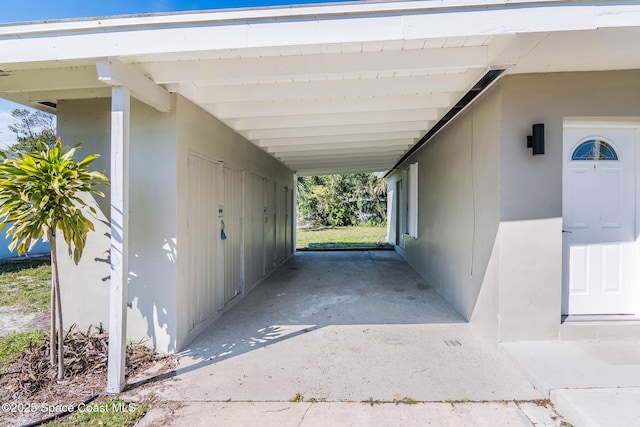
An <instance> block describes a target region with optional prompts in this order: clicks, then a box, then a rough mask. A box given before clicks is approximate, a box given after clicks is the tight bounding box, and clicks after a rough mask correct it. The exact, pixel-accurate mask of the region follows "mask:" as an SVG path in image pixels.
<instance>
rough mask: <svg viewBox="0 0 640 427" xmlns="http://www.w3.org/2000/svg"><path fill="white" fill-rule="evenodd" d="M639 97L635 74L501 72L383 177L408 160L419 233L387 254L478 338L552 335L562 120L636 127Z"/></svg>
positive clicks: (556, 324) (557, 306) (557, 304)
mask: <svg viewBox="0 0 640 427" xmlns="http://www.w3.org/2000/svg"><path fill="white" fill-rule="evenodd" d="M638 93H640V71H639V70H630V71H606V72H584V73H549V74H530V75H511V76H505V77H504V78H502V79H501V80H500V81H499V82H498V83H497V84H496V85H494V86H493V87H492V88H490V89H489V90H488V91H487V93H486V94H484V95H483V96H482V97H481V98H480V99H478V100H477V101H476V102H475V103H474V104H473V105H472V106H471V107H470V108H469V109H468V110H466V111H465V112H464V113H462V114H461V115H460V116H459V117H457V118H456V119H455V120H454V121H453V122H452V123H450V124H449V126H447V127H446V128H445V129H444V130H443V131H442V132H441V133H439V134H438V135H437V136H436V137H435V138H434V139H433V140H432V141H431V142H429V143H428V144H427V145H426V146H425V147H424V148H422V149H421V150H419V151H418V152H417V153H416V154H415V155H414V156H412V158H410V159H408V160H407V162H406V163H405V164H404V165H402V167H401V168H400V170H399V171H397V172H396V173H394V174H393V175H392V176H391V177H390V178H391V179H390V184H389V188H390V189H394V190H395V189H396V184H395V182H396V181H397V180H398V179H401V178H402V169H404V168H406V167H407V166H408V164H410V163H413V162H416V161H417V162H418V164H419V168H420V170H419V177H420V178H419V180H420V182H419V236H418V239H417V240H414V239H411V238H409V237H407V236H404V248H402V245H400V247H398V248H397V249H398V252H400V253H401V254H403V256H404V257H405V259H406V260H407V261H408V262H409V263H410V264H411V265H412V266H413V267H414V268H415V269H416V271H418V273H420V274H421V275H422V277H424V278H425V280H426V281H427V282H429V284H431V285H432V286H434V287H435V288H436V289H438V291H439V292H440V293H441V294H442V295H443V296H444V297H445V298H446V299H447V300H448V301H449V302H451V303H452V305H453V306H454V307H455V308H456V310H458V311H459V312H460V314H461V315H463V316H464V317H465V318H466V319H468V320H469V321H470V323H471V324H472V325H473V326H475V327H476V328H477V329H478V330H479V331H480V332H481V333H482V334H483V335H484V336H485V337H487V338H489V339H491V340H492V341H494V342H497V341H514V340H544V339H556V338H557V337H558V333H559V328H560V317H561V314H560V310H561V301H562V144H563V141H562V137H563V121H564V120H565V119H567V118H581V119H583V120H588V119H594V120H607V119H627V120H634V119H635V120H637V118H638V117H640V102H638V97H637V94H638ZM534 123H544V124H545V140H546V141H545V154H544V155H541V156H535V157H534V156H532V152H531V149H528V148H527V147H526V137H527V135H530V134H531V125H532V124H534ZM471 159H473V162H472V160H471ZM394 196H395V197H398V195H394ZM474 206H475V208H474ZM392 214H393V215H392V217H398V216H399V215H398V213H397V212H393V213H392ZM390 227H394V224H391V223H390ZM389 235H390V236H392V235H393V232H390V233H389Z"/></svg>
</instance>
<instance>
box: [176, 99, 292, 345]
mask: <svg viewBox="0 0 640 427" xmlns="http://www.w3.org/2000/svg"><path fill="white" fill-rule="evenodd" d="M177 141H178V146H177V152H176V162H177V185H178V192H177V194H178V195H177V212H178V226H177V232H178V241H179V242H186V241H187V240H188V234H187V227H186V224H187V218H188V193H189V192H188V171H187V160H188V154H189V151H192V152H195V153H198V154H200V155H202V156H204V157H206V158H208V159H211V160H214V161H222V162H224V164H225V165H228V166H230V167H232V168H235V169H239V170H242V171H244V172H245V181H247V180H249V179H250V176H251V174H255V175H259V176H261V177H264V178H267V179H268V180H270V181H271V183H273V182H276V183H277V184H278V185H279V186H288V187H289V189H291V188H293V185H294V181H293V172H292V171H291V170H290V169H288V168H287V167H286V166H284V165H283V164H282V163H280V162H279V161H278V160H276V159H275V158H273V157H272V156H270V155H268V154H266V153H265V152H264V151H262V150H261V149H259V148H258V147H256V146H255V145H254V144H252V143H250V142H248V141H247V140H246V139H244V138H243V137H242V136H241V135H239V134H237V133H236V132H234V131H233V130H232V129H230V128H229V127H227V126H226V125H225V124H224V123H222V122H220V121H219V120H217V119H215V118H213V117H212V116H211V115H209V114H208V113H207V112H205V111H204V110H202V109H200V108H199V107H197V106H195V105H194V104H193V103H191V102H190V101H189V100H187V99H185V98H183V97H181V96H178V97H177ZM272 185H273V184H272ZM245 188H248V187H245ZM238 197H242V195H238ZM245 204H247V203H246V201H245ZM247 209H248V208H247ZM245 215H246V210H245ZM291 219H292V217H291V216H290V220H291ZM250 225H251V224H250V222H249V221H245V227H247V226H250ZM279 233H284V230H283V229H280V230H279ZM245 243H246V242H245ZM180 248H181V249H180V251H179V263H178V292H177V311H178V319H177V325H178V336H179V342H178V348H179V347H181V346H182V345H183V344H184V343H185V342H186V341H188V340H189V339H191V338H193V335H194V333H197V332H198V331H199V330H200V329H197V330H195V331H192V333H191V335H189V336H188V334H187V333H188V331H189V328H188V321H187V309H188V303H189V301H188V295H187V293H186V289H187V285H188V283H187V281H188V267H189V264H188V262H187V261H186V260H188V257H189V248H188V247H183V246H180ZM244 254H245V257H247V258H246V259H247V261H248V262H250V261H251V260H250V259H249V258H248V257H250V254H251V251H249V250H245V251H244ZM248 285H249V284H245V286H246V287H247V286H248ZM205 326H206V325H205Z"/></svg>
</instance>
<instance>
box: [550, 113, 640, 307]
mask: <svg viewBox="0 0 640 427" xmlns="http://www.w3.org/2000/svg"><path fill="white" fill-rule="evenodd" d="M636 140H637V129H634V128H633V127H632V126H622V125H619V124H618V125H613V124H612V125H609V126H607V125H606V124H600V125H591V127H587V126H585V125H584V124H578V123H575V124H574V123H565V128H564V149H563V158H564V160H563V161H564V163H563V196H562V198H563V206H562V208H563V304H562V312H563V314H565V315H587V314H634V312H635V311H636V308H637V306H638V304H637V301H635V299H636V298H637V296H636V295H637V283H636V269H637V267H636V264H637V263H636V262H635V259H636V256H637V255H636V244H635V241H636V173H635V168H636V147H635V144H636Z"/></svg>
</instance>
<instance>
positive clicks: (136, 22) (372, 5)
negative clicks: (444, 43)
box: [0, 0, 566, 36]
mask: <svg viewBox="0 0 640 427" xmlns="http://www.w3.org/2000/svg"><path fill="white" fill-rule="evenodd" d="M563 2H566V0H538V1H535V0H438V1H395V2H384V3H380V2H375V1H371V2H354V3H346V4H345V3H342V4H341V3H331V4H325V5H311V6H309V5H293V6H287V7H263V8H240V9H223V10H219V11H201V12H177V13H164V14H162V13H159V14H149V15H122V16H108V17H91V18H80V19H63V20H57V21H49V22H25V23H8V24H0V36H4V35H9V36H11V35H15V34H16V33H17V32H18V31H16V30H15V29H16V28H20V29H21V30H22V31H19V32H20V33H21V34H40V33H51V32H68V31H87V30H100V31H105V30H107V29H110V28H114V29H115V28H118V29H120V28H123V27H141V26H151V25H154V26H155V25H176V24H181V25H188V24H194V25H195V24H206V23H216V24H219V23H221V22H229V23H232V22H234V21H238V20H240V21H248V20H263V19H274V20H276V19H278V18H303V17H312V18H315V19H318V18H321V17H327V16H331V15H338V16H345V15H353V14H356V15H360V14H382V13H403V12H411V11H413V12H419V11H425V12H433V11H438V10H443V9H451V8H456V9H461V8H468V7H478V6H480V7H488V6H494V7H500V6H502V7H508V6H509V5H516V4H519V3H523V4H531V3H538V4H542V5H548V4H551V5H552V4H553V3H563Z"/></svg>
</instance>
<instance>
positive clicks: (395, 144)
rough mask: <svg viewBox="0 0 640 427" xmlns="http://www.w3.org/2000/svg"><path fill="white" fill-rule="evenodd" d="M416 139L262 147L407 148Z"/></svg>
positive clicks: (273, 149)
mask: <svg viewBox="0 0 640 427" xmlns="http://www.w3.org/2000/svg"><path fill="white" fill-rule="evenodd" d="M415 142H416V140H415V139H399V140H387V141H365V142H340V143H332V144H296V143H291V144H288V145H276V146H266V147H262V148H265V149H267V151H268V152H278V151H279V150H280V149H282V148H284V150H283V151H282V150H280V151H281V152H284V151H287V149H289V148H295V149H296V150H299V151H310V150H313V149H324V148H326V149H333V148H338V149H339V148H352V147H361V148H363V149H369V148H378V147H382V148H387V147H388V148H397V149H405V148H407V147H410V146H412V145H413V144H415ZM289 151H292V150H289Z"/></svg>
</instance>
